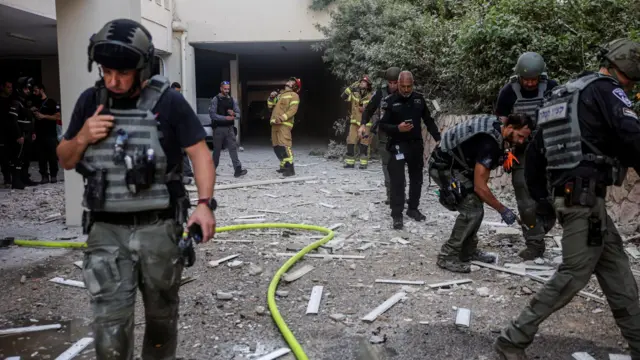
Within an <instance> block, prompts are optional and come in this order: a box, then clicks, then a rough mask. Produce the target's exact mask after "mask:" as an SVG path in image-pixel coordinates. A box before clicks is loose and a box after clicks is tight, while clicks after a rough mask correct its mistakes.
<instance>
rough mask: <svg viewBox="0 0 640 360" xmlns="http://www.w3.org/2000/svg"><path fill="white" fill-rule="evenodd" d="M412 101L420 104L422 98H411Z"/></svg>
mask: <svg viewBox="0 0 640 360" xmlns="http://www.w3.org/2000/svg"><path fill="white" fill-rule="evenodd" d="M413 102H414V103H416V104H422V99H413Z"/></svg>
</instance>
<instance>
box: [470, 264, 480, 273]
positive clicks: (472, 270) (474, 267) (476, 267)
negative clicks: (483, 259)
mask: <svg viewBox="0 0 640 360" xmlns="http://www.w3.org/2000/svg"><path fill="white" fill-rule="evenodd" d="M478 270H480V266H478V265H471V272H476V271H478Z"/></svg>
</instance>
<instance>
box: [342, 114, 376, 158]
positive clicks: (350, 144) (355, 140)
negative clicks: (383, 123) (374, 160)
mask: <svg viewBox="0 0 640 360" xmlns="http://www.w3.org/2000/svg"><path fill="white" fill-rule="evenodd" d="M358 129H360V126H359V125H358V124H351V125H349V134H348V135H347V154H346V156H345V160H344V162H345V164H347V165H355V163H356V145H357V146H358V150H359V154H358V155H359V158H360V159H359V160H360V166H367V165H368V164H369V155H370V154H369V145H371V123H368V124H367V125H366V131H365V134H364V135H365V137H364V138H363V139H360V136H359V134H358Z"/></svg>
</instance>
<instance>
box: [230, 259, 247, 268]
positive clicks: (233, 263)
mask: <svg viewBox="0 0 640 360" xmlns="http://www.w3.org/2000/svg"><path fill="white" fill-rule="evenodd" d="M242 264H244V261H240V260H233V261H231V262H228V263H227V266H228V267H230V268H232V269H233V268H237V267H240V266H242Z"/></svg>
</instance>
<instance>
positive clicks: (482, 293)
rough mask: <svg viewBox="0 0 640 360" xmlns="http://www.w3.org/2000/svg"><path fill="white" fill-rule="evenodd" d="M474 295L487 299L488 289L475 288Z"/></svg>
mask: <svg viewBox="0 0 640 360" xmlns="http://www.w3.org/2000/svg"><path fill="white" fill-rule="evenodd" d="M476 294H478V295H479V296H482V297H488V296H489V288H488V287H481V288H477V289H476Z"/></svg>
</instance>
